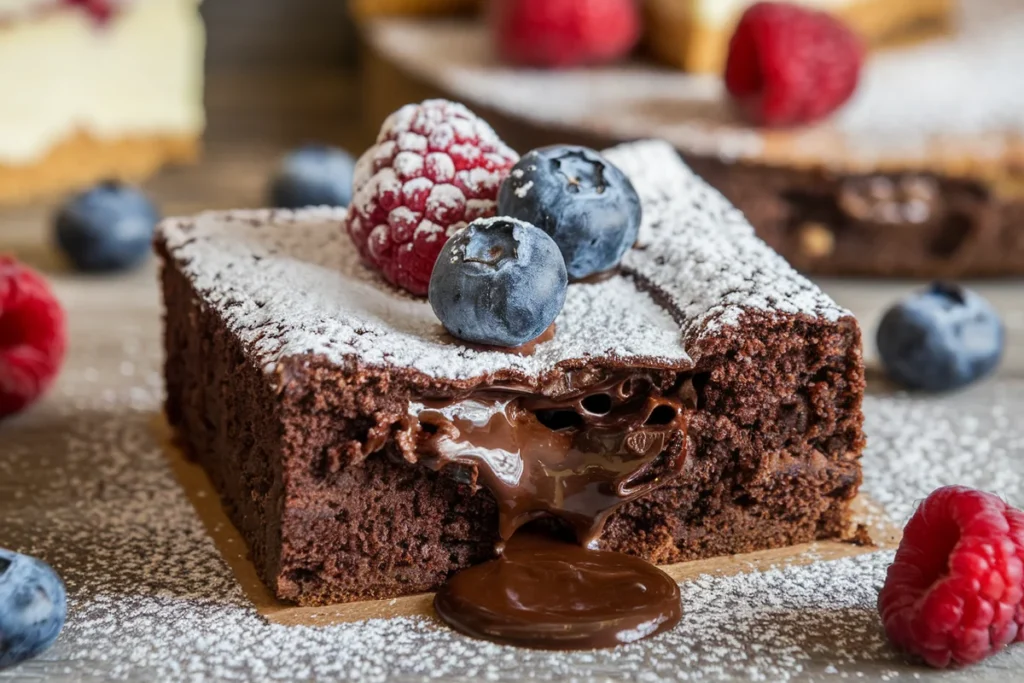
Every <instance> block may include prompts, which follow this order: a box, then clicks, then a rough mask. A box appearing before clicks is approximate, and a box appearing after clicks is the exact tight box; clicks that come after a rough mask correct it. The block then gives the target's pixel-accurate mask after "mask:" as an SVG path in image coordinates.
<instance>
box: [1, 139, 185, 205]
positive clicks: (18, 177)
mask: <svg viewBox="0 0 1024 683" xmlns="http://www.w3.org/2000/svg"><path fill="white" fill-rule="evenodd" d="M199 150H200V140H199V135H147V136H138V137H124V138H118V139H116V140H98V139H96V138H94V137H92V136H90V135H89V134H87V133H82V132H79V133H75V134H74V135H72V136H71V137H69V138H67V139H65V140H63V141H61V142H59V143H58V144H57V145H56V146H54V147H53V148H52V149H51V150H50V151H49V152H48V153H47V155H46V156H45V157H43V158H42V159H40V160H38V161H35V162H33V163H31V164H27V165H24V166H17V165H6V164H0V204H10V203H15V202H22V201H26V200H29V199H33V198H36V197H40V196H43V195H46V194H51V193H54V192H61V191H66V190H71V189H74V188H78V187H82V186H84V185H87V184H89V183H91V182H94V181H96V180H101V179H104V178H117V179H119V180H124V181H128V182H135V181H139V180H142V179H144V178H146V177H147V176H149V175H151V174H152V173H153V172H155V171H156V170H157V169H159V168H160V167H161V166H163V165H165V164H182V163H191V162H194V161H196V160H197V159H198V158H199Z"/></svg>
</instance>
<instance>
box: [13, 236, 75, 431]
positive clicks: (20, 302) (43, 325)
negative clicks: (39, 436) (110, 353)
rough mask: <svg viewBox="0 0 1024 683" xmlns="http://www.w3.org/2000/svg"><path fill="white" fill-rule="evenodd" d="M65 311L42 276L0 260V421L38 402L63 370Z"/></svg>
mask: <svg viewBox="0 0 1024 683" xmlns="http://www.w3.org/2000/svg"><path fill="white" fill-rule="evenodd" d="M66 340H67V334H66V330H65V323H64V310H63V309H62V308H61V306H60V304H59V303H58V302H57V299H56V298H54V296H53V293H52V292H51V291H50V287H49V286H48V285H47V284H46V280H44V279H43V278H42V276H41V275H39V274H38V273H36V272H35V271H34V270H31V269H30V268H28V267H27V266H24V265H22V264H20V263H18V262H17V261H15V260H14V259H13V258H10V257H6V256H0V419H2V418H4V417H6V416H8V415H12V414H13V413H16V412H18V411H20V410H22V409H24V408H25V407H26V406H28V405H29V404H30V403H32V402H33V401H35V400H36V399H37V398H39V396H41V395H42V393H43V392H44V391H46V389H47V388H48V387H49V386H50V383H51V382H52V381H53V378H54V377H56V375H57V371H58V370H59V369H60V365H61V361H63V359H64V351H65V349H66V346H67V342H66Z"/></svg>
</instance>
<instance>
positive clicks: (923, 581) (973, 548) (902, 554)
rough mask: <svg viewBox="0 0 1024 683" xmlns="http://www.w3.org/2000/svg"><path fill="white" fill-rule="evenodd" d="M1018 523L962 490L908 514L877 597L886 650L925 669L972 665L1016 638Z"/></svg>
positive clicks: (1021, 582)
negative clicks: (890, 645)
mask: <svg viewBox="0 0 1024 683" xmlns="http://www.w3.org/2000/svg"><path fill="white" fill-rule="evenodd" d="M1022 541H1024V517H1022V513H1021V512H1020V511H1018V510H1015V509H1013V508H1011V507H1009V506H1008V505H1007V504H1006V503H1004V502H1003V501H1002V500H1000V499H999V498H998V497H996V496H994V495H992V494H990V493H983V492H981V491H974V490H972V489H968V488H964V487H961V486H946V487H943V488H940V489H938V490H937V491H935V492H934V493H932V494H931V495H930V496H928V498H926V499H925V501H924V502H923V503H922V504H921V506H920V507H919V508H918V509H917V512H915V513H914V516H913V517H912V518H911V519H910V522H909V523H908V524H907V527H906V529H904V531H903V540H902V541H901V542H900V547H899V550H897V551H896V560H895V561H894V562H893V564H892V566H891V567H889V571H888V574H887V576H886V578H885V585H884V586H883V587H882V592H881V593H880V594H879V596H878V611H879V613H880V614H881V616H882V623H883V624H884V626H885V632H886V635H888V636H889V640H891V641H892V643H893V644H894V645H895V646H896V647H898V648H900V649H902V650H904V651H906V652H908V653H910V654H913V655H917V656H918V657H921V658H922V659H924V661H926V662H927V663H928V664H930V665H931V666H934V667H936V668H944V667H947V666H949V665H950V664H971V663H973V662H977V661H980V660H982V659H984V658H985V657H988V656H989V655H992V654H994V653H996V652H998V651H999V650H1001V649H1002V648H1003V647H1004V646H1006V645H1007V644H1008V643H1011V642H1013V641H1014V640H1017V639H1019V638H1020V636H1021V633H1020V623H1021V619H1020V610H1021V599H1022V597H1024V544H1022Z"/></svg>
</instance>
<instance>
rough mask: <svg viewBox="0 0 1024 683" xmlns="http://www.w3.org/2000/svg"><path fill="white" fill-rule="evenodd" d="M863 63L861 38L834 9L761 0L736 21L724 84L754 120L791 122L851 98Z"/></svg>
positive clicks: (826, 111)
mask: <svg viewBox="0 0 1024 683" xmlns="http://www.w3.org/2000/svg"><path fill="white" fill-rule="evenodd" d="M863 63H864V45H863V43H862V42H861V40H860V38H859V37H858V36H857V35H856V34H855V33H854V32H853V31H852V30H850V28H848V27H847V26H846V25H844V24H843V23H842V22H841V21H839V20H838V19H836V18H835V17H833V16H832V15H830V14H828V13H826V12H821V11H816V10H811V9H807V8H805V7H799V6H796V5H791V4H789V3H785V2H761V3H758V4H756V5H753V6H752V7H750V9H748V10H747V11H746V13H745V14H744V15H743V17H742V18H741V19H740V22H739V25H738V26H737V27H736V33H734V34H733V37H732V41H731V42H730V44H729V56H728V60H727V61H726V66H725V85H726V88H727V89H728V91H729V93H730V94H731V95H732V96H733V98H734V99H735V100H736V103H737V104H738V105H739V108H740V109H741V110H742V111H743V112H744V113H745V114H746V115H747V116H748V117H749V118H750V119H751V120H752V121H753V122H754V123H757V124H759V125H765V126H792V125H796V124H801V123H810V122H812V121H817V120H819V119H822V118H824V117H826V116H828V115H829V114H831V113H832V112H834V111H835V110H836V109H838V108H839V107H840V106H841V105H842V104H843V103H845V102H846V101H847V100H848V99H850V96H852V95H853V92H854V90H856V89H857V82H858V80H859V79H860V70H861V66H862V64H863Z"/></svg>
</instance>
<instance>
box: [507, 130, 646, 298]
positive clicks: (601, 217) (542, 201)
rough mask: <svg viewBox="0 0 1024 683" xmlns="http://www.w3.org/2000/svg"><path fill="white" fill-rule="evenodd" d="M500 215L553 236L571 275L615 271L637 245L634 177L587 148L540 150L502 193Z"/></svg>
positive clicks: (514, 172)
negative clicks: (516, 219) (629, 251)
mask: <svg viewBox="0 0 1024 683" xmlns="http://www.w3.org/2000/svg"><path fill="white" fill-rule="evenodd" d="M498 214H499V215H501V216H511V217H513V218H518V219H519V220H522V221H526V222H527V223H531V224H533V225H536V226H537V227H538V228H540V229H541V230H543V231H544V232H546V233H547V234H549V235H551V237H553V238H554V240H555V243H556V244H557V245H558V248H559V249H560V250H561V251H562V255H563V256H564V257H565V267H566V269H567V271H568V273H569V277H571V278H572V279H574V280H579V279H582V278H585V277H587V276H588V275H594V274H595V273H601V272H604V271H606V270H610V269H612V268H614V267H615V266H617V265H618V263H619V261H621V260H622V257H623V255H624V254H625V253H626V252H627V251H628V250H629V249H630V248H631V247H632V246H633V244H634V243H635V242H636V234H637V231H638V230H639V229H640V198H639V197H638V196H637V194H636V190H635V189H633V184H632V183H631V182H629V178H627V177H626V176H625V174H623V172H622V171H620V170H619V169H618V168H617V167H615V166H613V165H612V164H611V163H610V162H609V161H608V160H607V159H605V158H604V157H602V156H601V155H600V154H598V153H597V152H595V151H594V150H592V149H589V148H587V147H574V146H569V145H555V146H553V147H542V148H540V149H535V150H533V151H532V152H530V153H529V154H527V155H526V156H524V157H523V158H522V159H520V160H519V163H518V164H516V165H515V166H514V167H513V168H512V172H511V173H510V174H509V176H508V178H506V179H505V182H504V183H502V185H501V189H500V191H499V192H498Z"/></svg>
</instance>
